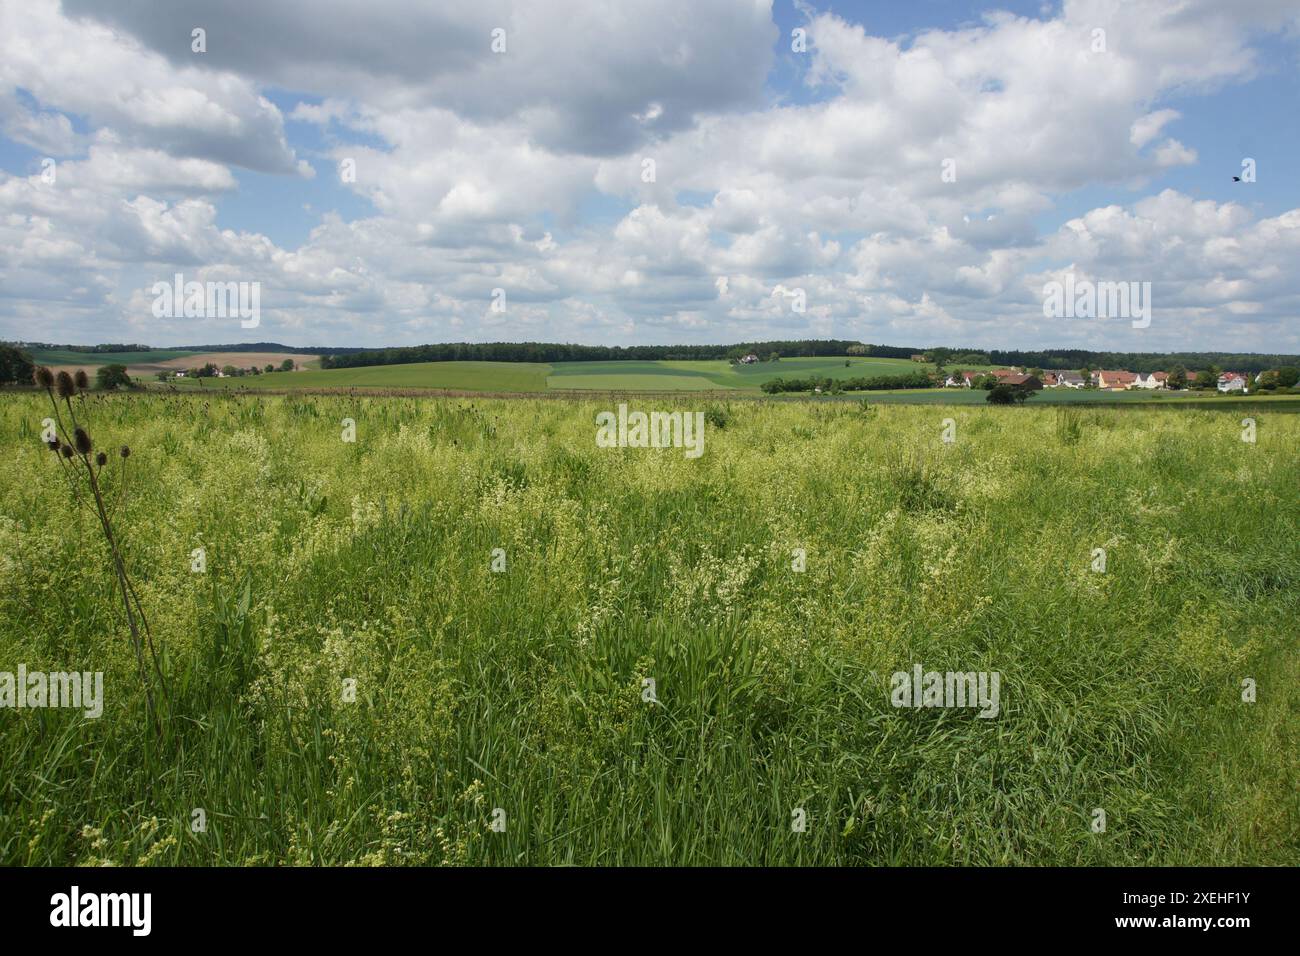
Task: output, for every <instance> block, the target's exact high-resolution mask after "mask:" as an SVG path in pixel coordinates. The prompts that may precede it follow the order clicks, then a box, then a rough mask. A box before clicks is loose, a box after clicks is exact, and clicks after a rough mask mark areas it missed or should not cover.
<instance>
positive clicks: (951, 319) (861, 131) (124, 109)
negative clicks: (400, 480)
mask: <svg viewBox="0 0 1300 956" xmlns="http://www.w3.org/2000/svg"><path fill="white" fill-rule="evenodd" d="M196 30H201V31H202V33H201V34H199V39H196V35H195V31H196ZM200 39H201V42H200ZM200 48H201V49H200ZM1298 58H1300V0H1233V2H1232V3H1223V2H1222V0H1158V2H1146V0H1124V2H1117V0H1065V2H1061V3H1024V2H1006V3H1002V4H995V5H984V4H978V3H970V2H939V0H911V2H907V3H899V2H895V0H890V2H854V3H816V2H803V0H799V2H795V3H791V2H789V0H775V2H767V0H618V2H613V0H608V2H597V0H532V2H528V0H519V2H512V0H439V2H437V3H429V2H427V0H367V2H366V3H364V4H357V3H355V2H354V0H276V2H274V3H258V4H250V3H247V2H245V0H113V2H110V0H61V2H60V0H22V2H19V0H0V339H8V340H19V341H29V342H30V341H41V342H51V343H60V344H63V343H70V344H92V343H101V342H129V343H135V342H139V343H145V344H150V345H155V346H167V345H181V344H217V343H231V342H240V341H247V342H254V341H271V342H280V343H283V344H286V345H293V346H336V347H344V346H383V345H414V344H420V343H425V342H449V341H467V342H488V341H524V340H527V341H545V342H578V343H584V344H604V345H630V344H675V343H732V342H741V341H762V340H770V339H805V338H837V339H853V340H857V341H862V342H870V343H883V344H891V345H905V346H916V347H928V346H937V345H948V346H954V347H979V348H1026V349H1028V348H1050V347H1058V348H1089V349H1100V350H1113V351H1174V350H1179V351H1181V350H1222V351H1233V352H1238V351H1242V352H1244V351H1260V352H1290V353H1296V352H1300V321H1298V317H1300V269H1297V268H1296V265H1297V263H1300V176H1297V162H1296V157H1297V156H1300V122H1297V120H1298V118H1300V113H1298V110H1297V107H1298V105H1300V95H1298V94H1300V71H1298V70H1297V65H1298ZM1234 176H1239V177H1242V180H1243V181H1241V182H1234V181H1233V177H1234ZM178 273H179V274H180V275H181V276H182V277H183V281H185V282H199V283H217V282H240V283H249V286H248V287H247V288H250V289H251V288H253V284H256V289H257V291H258V295H259V303H260V311H259V315H258V324H257V326H256V327H255V328H246V327H244V326H243V325H242V324H241V321H240V319H239V318H238V317H231V316H220V315H211V314H208V315H203V314H200V315H189V316H188V317H187V316H186V315H185V314H184V310H183V309H170V310H169V309H167V308H166V307H163V308H161V309H160V308H159V296H158V291H159V288H160V287H158V288H156V287H155V284H156V283H168V284H171V283H172V282H173V281H174V276H175V275H176V274H178ZM1067 275H1069V276H1071V277H1072V278H1071V279H1070V281H1071V282H1072V283H1079V284H1087V283H1138V284H1139V285H1138V286H1136V287H1134V288H1135V289H1141V288H1146V289H1149V300H1148V301H1149V303H1150V313H1149V316H1146V317H1145V319H1144V320H1141V319H1136V318H1133V317H1132V316H1131V315H1129V314H1107V310H1106V309H1105V308H1097V309H1094V310H1093V313H1092V314H1085V315H1078V316H1063V315H1053V314H1049V312H1050V309H1045V302H1047V301H1048V300H1049V298H1050V297H1049V296H1048V294H1047V292H1046V291H1045V290H1046V289H1048V288H1049V287H1050V284H1051V283H1053V282H1061V283H1064V282H1065V281H1066V276H1067ZM1142 283H1150V285H1149V286H1146V287H1143V286H1141V284H1142ZM1111 304H1112V306H1114V303H1113V302H1112V303H1111ZM1081 311H1082V310H1081ZM160 312H161V314H160ZM1111 312H1112V313H1113V312H1114V309H1113V308H1112V310H1111Z"/></svg>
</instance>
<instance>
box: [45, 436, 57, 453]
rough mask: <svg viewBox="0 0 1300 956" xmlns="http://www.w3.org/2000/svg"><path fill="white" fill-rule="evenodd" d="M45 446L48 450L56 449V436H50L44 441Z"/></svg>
mask: <svg viewBox="0 0 1300 956" xmlns="http://www.w3.org/2000/svg"><path fill="white" fill-rule="evenodd" d="M45 447H46V448H48V449H49V450H50V451H58V450H59V440H58V439H57V438H51V439H50V440H49V441H47V442H46V443H45Z"/></svg>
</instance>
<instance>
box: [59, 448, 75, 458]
mask: <svg viewBox="0 0 1300 956" xmlns="http://www.w3.org/2000/svg"><path fill="white" fill-rule="evenodd" d="M59 453H60V454H61V455H63V457H64V458H71V457H72V456H73V455H74V454H76V453H75V452H74V451H73V450H72V446H71V445H61V446H59Z"/></svg>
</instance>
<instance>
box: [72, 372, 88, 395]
mask: <svg viewBox="0 0 1300 956" xmlns="http://www.w3.org/2000/svg"><path fill="white" fill-rule="evenodd" d="M72 380H73V381H74V382H76V383H77V388H79V389H81V390H82V391H83V392H85V391H89V389H90V377H89V376H88V375H86V370H85V369H84V368H79V369H77V374H76V375H74V376H73V377H72Z"/></svg>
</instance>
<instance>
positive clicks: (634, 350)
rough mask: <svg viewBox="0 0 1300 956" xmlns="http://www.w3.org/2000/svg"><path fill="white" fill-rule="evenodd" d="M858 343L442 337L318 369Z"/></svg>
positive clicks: (649, 357)
mask: <svg viewBox="0 0 1300 956" xmlns="http://www.w3.org/2000/svg"><path fill="white" fill-rule="evenodd" d="M855 345H858V346H860V343H858V342H849V341H838V340H834V339H830V340H811V339H809V340H800V341H795V342H742V343H740V344H739V345H628V346H622V345H557V344H553V343H547V342H483V343H471V342H445V343H442V344H439V345H412V346H408V347H404V348H391V349H375V350H367V351H364V352H352V353H348V354H343V353H340V352H337V351H335V352H334V353H333V354H330V355H323V356H321V368H357V367H358V366H362V365H409V364H410V363H412V362H618V361H641V362H653V361H682V360H687V359H731V358H739V357H740V356H743V355H747V354H751V353H752V354H754V355H757V356H759V357H760V358H767V357H768V356H769V355H770V354H771V353H773V352H776V353H779V354H780V356H781V357H782V358H791V357H799V356H805V357H812V356H826V355H846V354H848V350H849V348H850V347H852V346H855Z"/></svg>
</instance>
